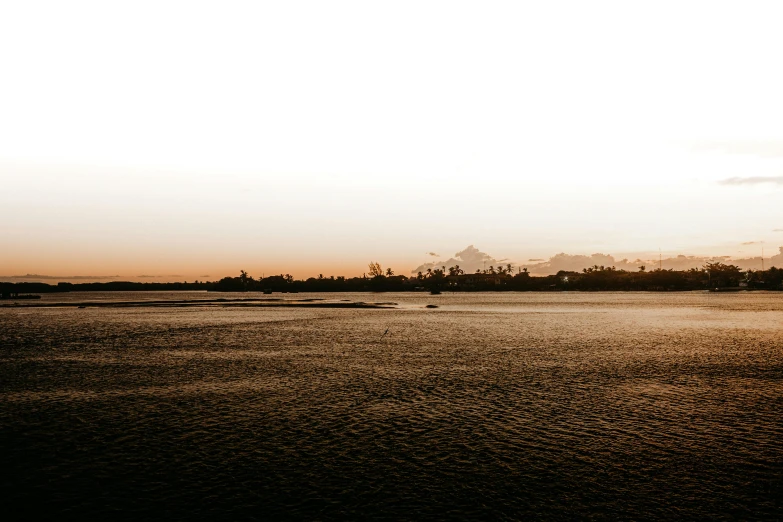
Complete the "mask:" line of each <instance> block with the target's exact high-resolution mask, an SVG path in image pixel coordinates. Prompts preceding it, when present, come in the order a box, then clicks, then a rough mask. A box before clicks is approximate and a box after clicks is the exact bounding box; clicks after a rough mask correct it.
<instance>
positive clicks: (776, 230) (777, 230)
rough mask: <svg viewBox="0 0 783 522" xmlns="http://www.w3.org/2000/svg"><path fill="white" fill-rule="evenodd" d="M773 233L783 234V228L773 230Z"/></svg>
mask: <svg viewBox="0 0 783 522" xmlns="http://www.w3.org/2000/svg"><path fill="white" fill-rule="evenodd" d="M772 231H773V232H783V228H773V229H772Z"/></svg>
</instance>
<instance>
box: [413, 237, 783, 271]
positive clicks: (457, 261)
mask: <svg viewBox="0 0 783 522" xmlns="http://www.w3.org/2000/svg"><path fill="white" fill-rule="evenodd" d="M755 243H758V242H756V241H749V242H747V243H746V244H755ZM531 261H532V262H531ZM714 261H721V262H723V263H731V264H735V265H737V266H739V267H740V268H742V269H743V270H759V269H761V264H762V263H761V256H755V257H745V258H734V257H731V256H687V255H683V254H680V255H677V256H670V257H664V258H663V259H661V260H660V261H659V260H658V259H640V258H636V259H628V258H622V259H618V258H616V257H615V256H613V255H611V254H602V253H596V254H591V255H580V254H566V253H565V252H561V253H559V254H556V255H554V256H552V257H550V258H549V259H546V260H543V259H531V260H529V261H528V262H527V263H514V262H511V264H512V265H514V267H515V268H516V267H519V268H526V269H527V270H528V272H530V273H531V274H532V275H538V276H544V275H552V274H556V273H558V272H559V271H561V270H563V271H567V272H581V271H582V269H584V268H589V267H592V266H596V265H598V266H605V267H610V266H613V267H615V268H616V269H617V270H627V271H631V272H635V271H637V270H639V267H640V266H642V265H644V266H645V268H646V269H647V270H655V269H656V268H658V267H659V263H660V266H661V267H662V268H663V269H664V270H670V269H671V270H689V269H691V268H701V267H703V266H704V265H705V264H706V263H708V262H714ZM505 264H506V260H504V259H501V260H498V259H496V258H495V257H493V256H491V255H490V254H487V253H486V252H482V251H480V250H479V249H477V248H476V247H474V246H473V245H470V246H469V247H467V248H466V249H464V250H462V251H461V252H457V253H456V254H454V257H451V258H449V259H447V260H445V261H437V262H432V263H425V264H423V265H421V266H418V267H416V268H415V269H414V270H412V272H411V273H412V274H414V275H415V274H416V273H418V272H426V271H427V269H428V268H440V267H442V266H445V267H447V268H448V267H451V266H454V265H459V266H460V268H461V269H463V270H464V271H465V272H467V273H471V272H475V271H476V270H477V269H478V270H483V269H484V268H489V266H490V265H492V266H498V265H504V266H505ZM772 266H776V267H779V268H783V247H779V252H778V253H777V254H775V255H773V256H769V257H765V258H764V267H765V268H770V267H772ZM515 272H516V270H515Z"/></svg>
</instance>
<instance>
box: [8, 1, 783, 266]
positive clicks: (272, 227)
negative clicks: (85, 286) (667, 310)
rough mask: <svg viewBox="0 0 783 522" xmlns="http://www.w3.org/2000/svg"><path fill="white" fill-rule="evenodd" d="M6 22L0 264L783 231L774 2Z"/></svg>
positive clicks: (529, 246) (245, 12)
mask: <svg viewBox="0 0 783 522" xmlns="http://www.w3.org/2000/svg"><path fill="white" fill-rule="evenodd" d="M0 13H1V14H0V181H1V182H2V183H1V185H0V239H1V240H2V243H0V276H8V275H17V274H26V273H34V274H49V275H55V274H56V275H87V274H89V275H118V276H122V278H123V279H132V278H135V277H137V276H139V275H155V276H159V277H161V278H164V279H165V278H169V279H176V280H182V279H183V278H186V279H188V280H192V279H194V278H199V279H201V278H204V276H210V278H211V279H214V278H218V277H222V276H224V275H229V274H231V275H233V274H234V273H236V272H238V270H239V269H240V268H242V269H245V270H248V271H249V272H251V274H253V275H258V274H261V273H266V274H267V275H268V274H270V273H280V272H291V273H292V274H294V276H295V277H297V278H299V277H307V276H310V275H314V274H318V273H324V274H334V275H347V276H351V275H359V274H361V273H362V272H364V271H365V270H366V265H367V262H368V261H370V260H377V261H379V262H381V263H382V264H383V265H384V266H392V267H393V268H395V269H396V270H397V272H398V273H405V274H407V273H408V272H409V271H410V270H411V269H412V268H414V267H415V266H417V265H420V264H422V263H423V262H425V261H427V260H429V258H428V256H427V255H426V253H427V252H438V253H441V252H442V253H443V257H444V258H446V257H448V256H451V255H453V254H454V253H455V252H457V251H460V250H462V249H463V248H465V247H466V246H467V245H471V244H475V245H476V246H478V247H480V249H481V250H482V251H486V252H489V253H490V254H492V255H493V256H495V257H496V258H498V259H500V258H507V259H510V260H512V261H524V260H527V259H530V258H548V257H549V256H552V255H554V254H556V253H558V252H567V253H570V254H586V255H589V254H592V253H595V252H603V253H606V254H613V255H616V256H618V255H619V256H625V255H630V256H636V255H643V254H645V253H651V252H655V253H656V254H657V252H658V249H659V248H661V249H662V251H663V252H664V253H666V254H669V255H675V254H678V253H682V254H698V255H730V256H749V255H751V253H750V252H748V248H747V246H743V245H742V243H749V242H754V244H764V245H767V247H768V249H769V251H771V252H777V250H778V247H779V246H781V245H783V204H781V195H783V125H781V122H783V96H782V95H781V93H783V73H781V68H780V51H781V50H782V49H783V31H781V30H780V21H781V20H783V3H780V2H772V1H771V2H752V1H744V2H716V1H705V2H695V1H694V2H687V1H677V2H660V1H659V2H646V3H641V2H628V1H623V2H620V1H618V2H582V1H579V2H577V1H574V2H519V1H517V2H455V1H447V2H426V1H417V2H383V3H382V2H368V1H366V0H365V1H361V2H225V1H222V2H210V3H207V2H193V1H188V2H184V1H183V2H165V1H160V0H158V1H155V2H140V1H134V2H124V3H120V2H78V1H72V2H35V1H25V2H12V1H8V2H4V3H3V4H2V9H1V10H0ZM776 229H777V231H775V230H776ZM762 242H763V243H762Z"/></svg>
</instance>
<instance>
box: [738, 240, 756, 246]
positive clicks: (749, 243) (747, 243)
mask: <svg viewBox="0 0 783 522" xmlns="http://www.w3.org/2000/svg"><path fill="white" fill-rule="evenodd" d="M759 243H761V241H745V242H744V243H740V244H741V245H758V244H759Z"/></svg>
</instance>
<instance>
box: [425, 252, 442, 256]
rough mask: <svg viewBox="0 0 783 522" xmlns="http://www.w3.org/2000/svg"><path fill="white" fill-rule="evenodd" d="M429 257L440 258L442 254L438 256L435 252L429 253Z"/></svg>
mask: <svg viewBox="0 0 783 522" xmlns="http://www.w3.org/2000/svg"><path fill="white" fill-rule="evenodd" d="M427 255H428V256H432V257H440V254H436V253H435V252H427Z"/></svg>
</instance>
